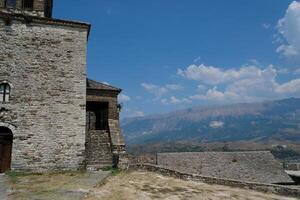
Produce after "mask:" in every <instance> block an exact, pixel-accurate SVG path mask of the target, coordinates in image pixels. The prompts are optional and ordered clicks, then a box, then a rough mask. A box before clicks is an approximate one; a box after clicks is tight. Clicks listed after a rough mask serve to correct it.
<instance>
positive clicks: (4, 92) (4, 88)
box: [0, 83, 10, 103]
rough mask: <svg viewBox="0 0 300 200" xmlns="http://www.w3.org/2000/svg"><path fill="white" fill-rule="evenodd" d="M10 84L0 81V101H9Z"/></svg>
mask: <svg viewBox="0 0 300 200" xmlns="http://www.w3.org/2000/svg"><path fill="white" fill-rule="evenodd" d="M9 97H10V85H9V84H8V83H0V102H2V103H3V102H9Z"/></svg>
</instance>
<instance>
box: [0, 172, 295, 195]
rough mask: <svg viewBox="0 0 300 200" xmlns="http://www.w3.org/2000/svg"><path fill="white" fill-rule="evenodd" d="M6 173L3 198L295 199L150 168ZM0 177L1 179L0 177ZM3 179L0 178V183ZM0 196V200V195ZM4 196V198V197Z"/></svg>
mask: <svg viewBox="0 0 300 200" xmlns="http://www.w3.org/2000/svg"><path fill="white" fill-rule="evenodd" d="M109 174H111V173H110V172H88V173H84V172H82V173H81V172H65V173H50V174H15V173H11V174H9V176H8V178H6V179H7V181H8V182H9V184H8V185H7V188H9V189H8V190H7V192H6V193H7V194H6V195H7V200H54V199H55V200H77V199H78V200H79V199H83V200H100V199H101V200H151V199H165V200H185V199H187V200H229V199H230V200H295V199H296V198H288V197H282V196H277V195H273V194H264V193H260V192H255V191H251V190H244V189H239V188H231V187H226V186H220V185H208V184H204V183H200V182H193V181H184V180H180V179H175V178H172V177H167V176H162V175H159V174H156V173H150V172H140V171H132V172H120V173H114V171H113V173H112V176H109ZM0 178H2V179H1V180H4V179H3V177H0ZM1 184H4V185H5V182H4V181H2V183H1V181H0V185H1ZM0 192H1V190H0ZM0 196H1V195H0ZM1 200H3V199H2V198H1ZM5 200H6V199H5Z"/></svg>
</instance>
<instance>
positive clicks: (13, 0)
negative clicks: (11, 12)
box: [5, 0, 17, 8]
mask: <svg viewBox="0 0 300 200" xmlns="http://www.w3.org/2000/svg"><path fill="white" fill-rule="evenodd" d="M16 5H17V0H6V1H5V7H6V8H16Z"/></svg>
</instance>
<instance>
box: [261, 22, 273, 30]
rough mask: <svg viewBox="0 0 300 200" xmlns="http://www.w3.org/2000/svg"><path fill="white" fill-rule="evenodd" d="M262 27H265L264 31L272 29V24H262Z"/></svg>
mask: <svg viewBox="0 0 300 200" xmlns="http://www.w3.org/2000/svg"><path fill="white" fill-rule="evenodd" d="M262 26H263V27H264V29H269V28H270V27H271V24H267V23H264V24H262Z"/></svg>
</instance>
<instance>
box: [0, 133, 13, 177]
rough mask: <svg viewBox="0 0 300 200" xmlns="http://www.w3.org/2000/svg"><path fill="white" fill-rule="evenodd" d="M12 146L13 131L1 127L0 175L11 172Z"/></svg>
mask: <svg viewBox="0 0 300 200" xmlns="http://www.w3.org/2000/svg"><path fill="white" fill-rule="evenodd" d="M12 144H13V134H12V131H11V130H10V129H9V128H6V127H0V173H4V172H6V171H8V170H10V166H11V153H12Z"/></svg>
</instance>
